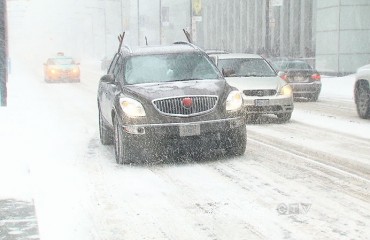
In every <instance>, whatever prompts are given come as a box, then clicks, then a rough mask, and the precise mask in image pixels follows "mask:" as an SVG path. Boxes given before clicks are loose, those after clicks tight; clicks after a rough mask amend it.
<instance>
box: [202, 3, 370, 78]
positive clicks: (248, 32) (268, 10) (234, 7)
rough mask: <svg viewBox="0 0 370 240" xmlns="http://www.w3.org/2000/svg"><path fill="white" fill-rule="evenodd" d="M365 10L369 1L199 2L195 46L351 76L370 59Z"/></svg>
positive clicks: (368, 22) (369, 27) (369, 31)
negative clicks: (300, 60) (304, 63)
mask: <svg viewBox="0 0 370 240" xmlns="http://www.w3.org/2000/svg"><path fill="white" fill-rule="evenodd" d="M369 10H370V1H369V0H325V1H318V0H203V1H202V22H201V27H198V28H197V32H196V34H197V44H198V45H200V46H202V47H204V48H206V49H224V50H229V51H231V52H250V53H258V54H261V55H265V56H268V57H276V56H280V57H294V58H304V59H306V60H307V61H309V62H311V64H314V65H316V68H317V69H318V70H319V71H321V72H326V73H332V74H346V73H353V72H355V71H356V69H357V68H358V67H359V66H362V65H365V64H368V63H369V60H370V45H369V44H368V40H367V39H368V36H369V34H370V18H368V17H367V13H368V12H370V11H369Z"/></svg>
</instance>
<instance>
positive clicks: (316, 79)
mask: <svg viewBox="0 0 370 240" xmlns="http://www.w3.org/2000/svg"><path fill="white" fill-rule="evenodd" d="M311 79H312V80H315V81H320V80H321V76H320V74H318V73H315V74H312V75H311Z"/></svg>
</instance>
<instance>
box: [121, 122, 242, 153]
mask: <svg viewBox="0 0 370 240" xmlns="http://www.w3.org/2000/svg"><path fill="white" fill-rule="evenodd" d="M242 127H245V119H244V118H242V117H236V118H227V119H219V120H210V121H199V122H187V123H169V124H139V125H123V126H122V128H123V130H124V132H125V134H126V136H128V138H129V142H130V146H132V147H136V148H137V147H139V148H142V149H145V150H155V151H156V152H158V151H159V152H160V150H161V149H164V148H168V147H171V148H172V149H173V147H175V148H187V147H188V146H192V147H194V148H196V147H202V146H205V145H207V148H218V147H219V146H220V142H221V141H220V140H222V139H223V138H225V137H227V136H228V134H230V133H232V132H236V133H238V131H239V130H240V129H241V128H242Z"/></svg>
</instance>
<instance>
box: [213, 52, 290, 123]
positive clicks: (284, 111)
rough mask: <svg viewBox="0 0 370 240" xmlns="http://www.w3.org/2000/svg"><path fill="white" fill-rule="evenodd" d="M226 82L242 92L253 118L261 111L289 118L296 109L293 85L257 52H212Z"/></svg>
mask: <svg viewBox="0 0 370 240" xmlns="http://www.w3.org/2000/svg"><path fill="white" fill-rule="evenodd" d="M209 56H210V57H211V59H212V60H213V61H214V62H215V63H216V65H217V67H218V68H219V69H220V70H221V71H222V73H223V74H224V77H225V78H226V80H227V82H228V83H229V84H230V85H232V86H234V87H236V88H238V89H239V90H240V91H241V92H243V95H242V96H243V104H244V108H245V111H246V114H247V117H248V118H249V119H251V120H253V119H255V118H257V117H258V116H259V115H262V114H275V115H276V116H277V117H278V118H279V120H280V121H283V122H286V121H289V120H290V118H291V116H292V112H293V109H294V106H293V92H292V88H291V86H290V85H289V84H288V83H287V82H286V81H284V80H283V79H282V78H280V77H279V76H278V74H277V73H276V71H275V70H274V69H273V68H272V67H271V65H270V64H269V63H268V62H267V61H266V60H265V59H264V58H263V57H261V56H259V55H256V54H242V53H240V54H234V53H233V54H210V55H209Z"/></svg>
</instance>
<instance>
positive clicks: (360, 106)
mask: <svg viewBox="0 0 370 240" xmlns="http://www.w3.org/2000/svg"><path fill="white" fill-rule="evenodd" d="M354 95H355V103H356V108H357V113H358V115H359V116H360V117H361V118H369V117H370V64H369V65H365V66H363V67H360V68H359V69H357V73H356V82H355V88H354Z"/></svg>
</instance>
